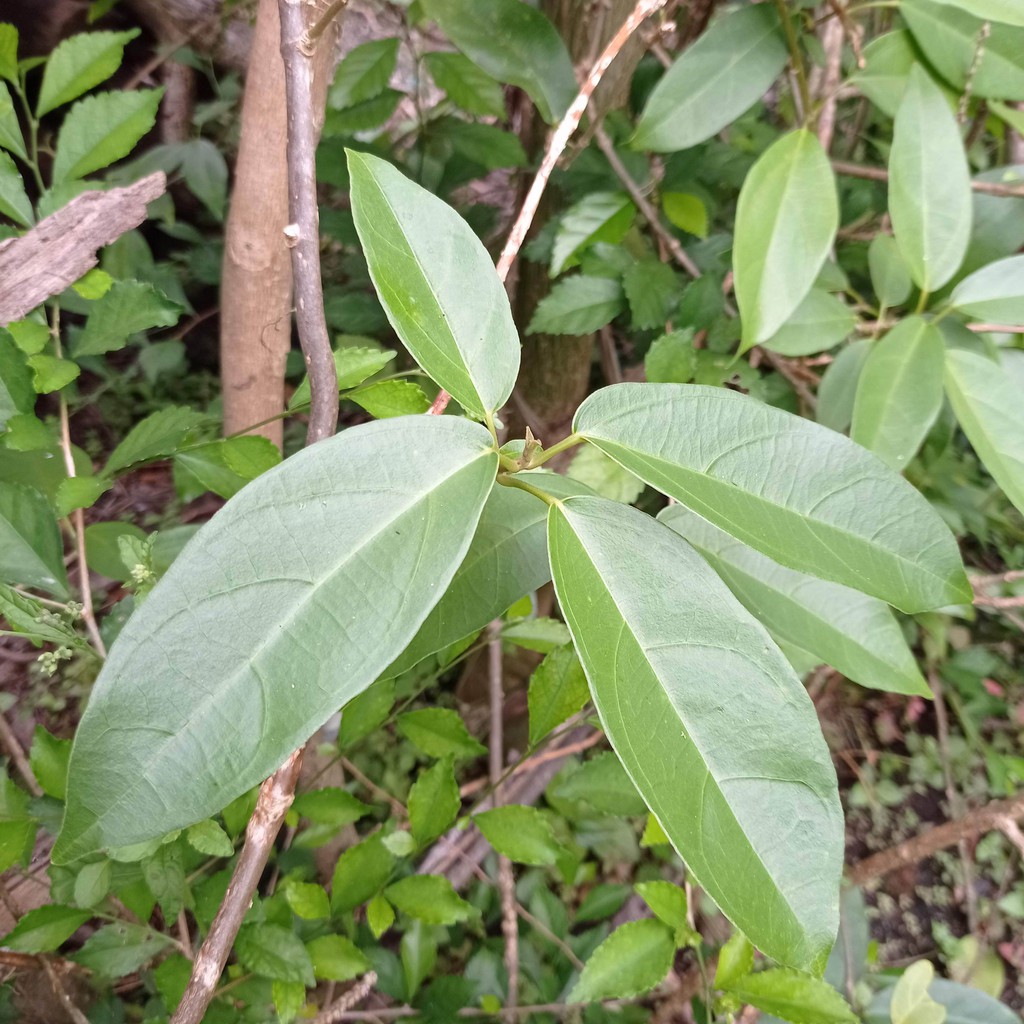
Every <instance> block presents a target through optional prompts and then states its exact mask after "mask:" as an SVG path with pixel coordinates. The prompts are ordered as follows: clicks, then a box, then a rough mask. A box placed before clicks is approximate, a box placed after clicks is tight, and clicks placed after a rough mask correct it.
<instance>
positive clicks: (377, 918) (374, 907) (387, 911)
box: [366, 896, 395, 939]
mask: <svg viewBox="0 0 1024 1024" xmlns="http://www.w3.org/2000/svg"><path fill="white" fill-rule="evenodd" d="M366 923H367V924H368V925H369V926H370V931H371V932H373V937H374V938H375V939H379V938H380V937H381V936H382V935H383V934H384V933H385V932H386V931H387V930H388V929H389V928H390V927H391V926H392V925H393V924H394V923H395V910H394V907H392V906H391V904H390V903H388V901H387V900H386V899H384V897H383V896H374V897H373V899H372V900H370V902H369V903H367V905H366Z"/></svg>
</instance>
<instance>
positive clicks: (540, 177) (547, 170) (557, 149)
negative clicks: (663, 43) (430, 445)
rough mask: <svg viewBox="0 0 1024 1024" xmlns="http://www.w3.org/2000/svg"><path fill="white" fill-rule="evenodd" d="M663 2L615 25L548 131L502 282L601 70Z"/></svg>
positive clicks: (436, 409)
mask: <svg viewBox="0 0 1024 1024" xmlns="http://www.w3.org/2000/svg"><path fill="white" fill-rule="evenodd" d="M666 3H668V0H638V2H637V5H636V7H634V8H633V11H632V13H631V14H630V15H629V17H628V18H626V20H625V21H624V22H623V23H622V25H621V26H620V27H619V30H618V32H616V33H615V35H614V36H612V38H611V39H610V40H609V41H608V45H607V46H606V47H605V48H604V51H603V52H602V54H601V56H600V57H598V58H597V61H596V62H595V63H594V66H593V67H592V68H591V69H590V73H589V74H588V75H587V78H586V80H585V81H584V83H583V85H582V86H581V87H580V91H579V93H578V94H577V95H576V98H575V99H574V100H573V101H572V103H571V104H569V109H568V110H567V111H566V112H565V116H564V117H563V118H562V120H561V122H560V123H559V125H558V127H557V128H556V129H555V130H554V131H553V132H552V133H551V137H550V138H549V139H548V144H547V146H546V148H545V150H544V156H543V158H542V159H541V162H540V167H539V168H538V170H537V175H536V177H535V178H534V179H533V184H531V185H530V190H529V192H527V193H526V198H525V199H524V200H523V205H522V207H521V208H520V210H519V215H518V216H517V217H516V220H515V223H514V224H513V225H512V230H511V231H510V232H509V235H508V239H507V240H506V242H505V245H504V247H503V248H502V250H501V255H500V256H499V257H498V264H497V271H498V277H500V278H501V280H502V281H505V280H506V278H507V277H508V274H509V271H510V270H511V269H512V264H513V263H515V261H516V257H517V256H518V255H519V250H520V249H521V248H522V246H523V243H524V242H525V241H526V235H527V233H528V232H529V230H530V225H531V224H533V218H534V217H535V216H536V215H537V208H538V206H540V199H541V196H542V195H543V194H544V190H545V189H546V188H547V185H548V180H549V179H550V177H551V172H552V171H553V170H554V169H555V164H557V163H558V160H559V157H561V155H562V153H563V152H564V151H565V147H566V146H567V145H568V144H569V139H571V138H572V136H573V133H574V132H575V131H576V129H577V128H578V127H579V125H580V121H582V120H583V115H584V114H585V113H586V110H587V105H588V104H589V103H590V99H591V97H592V96H593V95H594V90H595V89H596V88H597V87H598V85H600V84H601V79H602V78H603V77H604V74H605V72H606V71H607V70H608V68H609V67H611V64H612V61H614V60H615V58H616V57H617V56H618V55H619V52H620V51H621V50H622V48H623V47H624V46H625V45H626V43H627V42H629V39H630V37H631V36H632V35H633V33H634V32H636V30H637V29H638V28H639V27H640V25H641V24H643V22H644V21H646V20H647V19H648V18H649V17H650V16H651V15H652V14H654V12H655V11H658V10H660V9H661V8H662V7H664V6H665V4H666ZM450 399H451V395H449V394H448V392H447V391H440V392H438V395H437V398H435V399H434V403H433V405H431V407H430V410H429V412H430V414H431V415H434V416H437V415H439V414H440V413H442V412H444V410H445V408H446V407H447V405H448V402H449V401H450Z"/></svg>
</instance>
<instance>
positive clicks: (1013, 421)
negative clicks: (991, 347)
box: [946, 349, 1024, 512]
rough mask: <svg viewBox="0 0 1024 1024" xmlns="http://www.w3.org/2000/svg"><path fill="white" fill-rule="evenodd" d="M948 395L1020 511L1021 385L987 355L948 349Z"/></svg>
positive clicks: (1023, 457) (1023, 501)
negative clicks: (987, 357)
mask: <svg viewBox="0 0 1024 1024" xmlns="http://www.w3.org/2000/svg"><path fill="white" fill-rule="evenodd" d="M946 395H947V396H948V398H949V403H950V405H952V406H953V412H954V413H956V418H957V420H958V421H959V423H960V426H961V427H963V431H964V433H965V434H966V435H967V440H968V441H970V442H971V445H972V447H973V448H974V450H975V451H976V452H977V453H978V457H979V458H980V459H981V461H982V462H983V463H984V464H985V468H986V469H987V470H988V471H989V472H990V473H991V474H992V477H993V479H994V480H995V482H996V483H997V484H999V486H1000V487H1001V488H1002V489H1003V492H1004V493H1005V494H1006V496H1007V497H1008V498H1009V499H1010V501H1012V502H1013V504H1014V505H1016V506H1017V508H1018V509H1020V510H1021V511H1022V512H1024V405H1022V404H1021V395H1020V389H1019V387H1017V385H1016V384H1015V382H1014V380H1013V378H1012V377H1011V376H1010V375H1009V373H1007V372H1006V370H1005V369H1004V368H1002V367H1000V366H999V365H998V364H997V363H993V362H992V361H991V360H990V359H986V358H985V357H984V356H980V355H977V354H976V353H974V352H968V351H966V350H964V349H949V350H948V351H947V352H946Z"/></svg>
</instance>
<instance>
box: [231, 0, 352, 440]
mask: <svg viewBox="0 0 1024 1024" xmlns="http://www.w3.org/2000/svg"><path fill="white" fill-rule="evenodd" d="M335 39H336V28H335V29H334V30H333V33H332V31H331V30H329V34H328V35H327V36H325V37H324V38H323V39H322V40H321V42H320V45H319V46H318V47H317V52H316V56H315V58H314V60H315V62H316V68H315V73H314V80H313V104H314V110H316V111H318V117H320V118H322V115H323V108H324V102H325V97H326V93H327V85H328V81H329V78H330V72H331V69H332V67H333V56H334V42H335ZM249 68H250V70H249V74H248V76H247V77H246V83H245V95H244V97H243V99H242V127H241V136H240V141H239V148H238V158H237V161H236V163H235V178H234V190H233V193H232V198H231V205H230V208H229V210H228V219H227V225H226V230H225V246H224V265H223V273H222V278H221V306H220V324H221V326H220V359H221V383H222V388H223V395H224V432H225V433H226V434H231V433H234V432H236V431H239V430H245V429H246V428H247V427H250V426H252V425H253V424H254V423H259V422H261V421H263V420H266V419H268V418H270V417H272V416H278V415H280V413H282V412H283V411H284V364H285V357H286V356H287V354H288V350H289V348H290V347H291V337H292V333H291V332H292V329H291V308H292V271H291V258H290V254H289V251H288V248H287V246H286V244H285V236H284V229H285V227H286V226H287V224H288V166H287V157H286V146H287V139H288V125H287V115H286V111H285V85H284V62H283V61H282V59H281V29H280V21H279V18H278V11H277V0H260V5H259V10H258V13H257V17H256V31H255V35H254V37H253V42H252V54H251V58H250V61H249ZM254 433H259V434H262V435H263V436H264V437H268V438H269V439H270V440H271V441H273V442H274V444H276V445H277V446H278V447H281V440H282V424H281V421H280V420H275V421H274V422H272V423H268V424H266V425H265V426H263V427H260V428H258V429H257V430H256V431H254Z"/></svg>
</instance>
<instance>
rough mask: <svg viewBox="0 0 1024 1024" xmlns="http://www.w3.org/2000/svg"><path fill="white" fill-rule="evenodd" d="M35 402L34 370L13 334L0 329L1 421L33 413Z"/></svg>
mask: <svg viewBox="0 0 1024 1024" xmlns="http://www.w3.org/2000/svg"><path fill="white" fill-rule="evenodd" d="M35 402H36V390H35V388H34V387H33V386H32V371H31V370H30V369H29V367H28V365H27V364H26V362H25V357H24V355H22V353H21V352H20V351H19V349H18V346H17V345H15V343H14V341H13V340H12V339H11V336H10V335H9V334H8V333H7V332H6V331H4V330H2V329H0V423H4V424H6V423H9V422H10V420H11V419H12V418H13V417H14V416H17V415H18V414H19V413H24V414H26V415H27V414H29V413H31V412H32V410H33V408H34V407H35Z"/></svg>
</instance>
